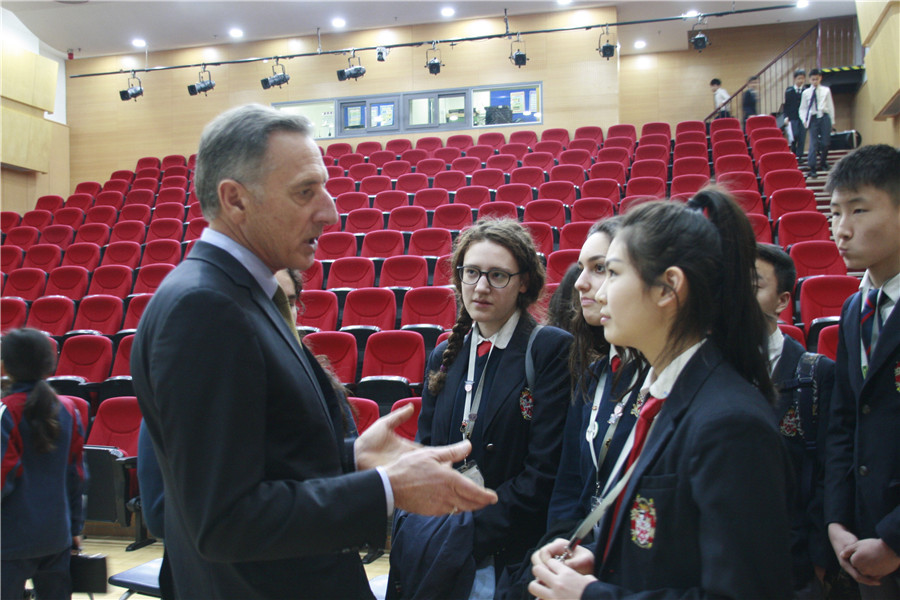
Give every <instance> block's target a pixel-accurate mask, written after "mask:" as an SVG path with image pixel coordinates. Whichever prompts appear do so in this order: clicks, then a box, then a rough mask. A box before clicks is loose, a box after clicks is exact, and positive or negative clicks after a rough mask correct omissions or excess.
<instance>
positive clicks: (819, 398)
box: [756, 244, 834, 598]
mask: <svg viewBox="0 0 900 600" xmlns="http://www.w3.org/2000/svg"><path fill="white" fill-rule="evenodd" d="M756 250H757V257H756V300H757V302H759V306H760V308H762V311H763V314H764V315H765V316H766V323H767V325H768V331H769V344H768V348H767V350H768V361H769V374H770V375H771V376H772V383H773V384H774V385H775V390H776V392H777V393H778V399H777V402H776V404H775V412H776V416H777V417H778V421H779V430H780V432H781V436H782V438H783V439H784V441H785V444H786V446H787V449H788V454H789V455H790V458H791V463H792V465H793V467H794V475H795V478H796V482H797V487H796V493H795V495H794V504H793V512H792V515H791V558H792V560H793V565H794V591H795V594H796V597H797V598H823V597H824V589H823V588H822V583H821V582H822V580H823V578H824V576H825V569H826V567H828V566H829V565H831V564H832V563H834V558H833V557H832V555H831V547H830V544H829V543H828V535H827V534H826V532H825V521H824V516H823V514H822V478H823V477H824V470H823V467H824V464H825V460H824V456H825V430H826V428H827V421H826V420H825V419H824V418H823V417H826V416H827V415H828V407H829V404H830V402H831V391H832V389H833V388H834V361H833V360H831V359H830V358H828V357H826V356H822V355H821V354H812V353H807V352H806V348H804V347H803V346H802V345H800V343H799V342H797V341H796V340H795V339H794V338H792V337H791V336H789V335H787V334H785V333H782V332H781V330H780V329H779V328H778V315H780V314H781V312H782V311H783V310H784V309H785V308H786V307H787V305H788V303H789V302H790V301H791V290H792V289H794V283H795V281H796V279H797V269H796V268H795V267H794V261H793V260H791V257H790V256H788V254H787V252H785V251H784V250H782V249H781V248H779V247H778V246H775V245H773V244H757V247H756ZM804 380H807V381H804Z"/></svg>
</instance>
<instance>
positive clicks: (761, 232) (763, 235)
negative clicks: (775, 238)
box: [747, 213, 772, 244]
mask: <svg viewBox="0 0 900 600" xmlns="http://www.w3.org/2000/svg"><path fill="white" fill-rule="evenodd" d="M747 219H748V220H749V221H750V225H751V226H752V227H753V234H754V235H755V236H756V241H757V242H761V243H763V244H771V243H772V224H771V223H769V217H767V216H766V215H763V214H758V213H747Z"/></svg>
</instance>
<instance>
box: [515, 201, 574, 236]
mask: <svg viewBox="0 0 900 600" xmlns="http://www.w3.org/2000/svg"><path fill="white" fill-rule="evenodd" d="M522 220H523V221H535V222H541V223H547V224H548V225H550V226H551V227H556V228H557V229H559V228H560V227H562V226H563V225H565V224H566V207H565V205H564V204H563V202H562V201H560V200H554V199H543V198H541V199H538V200H532V201H531V202H529V203H528V204H526V205H525V214H524V215H523V217H522Z"/></svg>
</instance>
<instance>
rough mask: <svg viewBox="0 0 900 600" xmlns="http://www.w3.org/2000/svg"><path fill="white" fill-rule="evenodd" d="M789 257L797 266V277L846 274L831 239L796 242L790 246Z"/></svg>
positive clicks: (845, 267) (845, 268) (842, 262)
mask: <svg viewBox="0 0 900 600" xmlns="http://www.w3.org/2000/svg"><path fill="white" fill-rule="evenodd" d="M790 255H791V258H792V259H793V260H794V266H796V267H797V278H798V279H800V278H803V277H810V276H812V275H846V274H847V266H846V265H845V264H844V261H843V259H842V258H841V255H840V253H839V252H838V249H837V246H836V245H835V243H834V242H832V241H810V242H797V243H796V244H794V245H793V246H791V250H790Z"/></svg>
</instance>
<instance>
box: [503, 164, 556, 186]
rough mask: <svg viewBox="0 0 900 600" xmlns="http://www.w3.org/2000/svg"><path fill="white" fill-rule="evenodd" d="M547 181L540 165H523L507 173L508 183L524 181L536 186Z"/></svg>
mask: <svg viewBox="0 0 900 600" xmlns="http://www.w3.org/2000/svg"><path fill="white" fill-rule="evenodd" d="M545 181H547V178H546V177H545V175H544V170H543V169H542V168H541V167H533V166H523V167H517V168H515V169H513V170H512V172H511V173H510V174H509V182H510V183H524V184H527V185H529V186H531V187H533V188H538V187H540V186H541V184H543V183H544V182H545Z"/></svg>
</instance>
